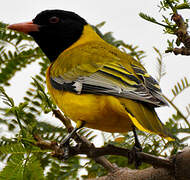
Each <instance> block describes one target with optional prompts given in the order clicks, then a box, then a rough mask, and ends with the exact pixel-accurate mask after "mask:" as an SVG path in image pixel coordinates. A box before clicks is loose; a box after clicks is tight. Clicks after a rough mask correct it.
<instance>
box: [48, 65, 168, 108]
mask: <svg viewBox="0 0 190 180" xmlns="http://www.w3.org/2000/svg"><path fill="white" fill-rule="evenodd" d="M133 69H134V71H135V72H136V73H137V74H138V76H139V77H140V78H139V79H138V78H137V77H135V76H134V75H133V74H132V73H130V72H129V71H127V70H125V68H124V67H123V66H121V65H118V66H117V68H116V67H114V66H113V65H106V66H104V67H103V68H102V69H101V70H98V71H97V72H95V73H93V74H91V75H90V76H81V77H78V78H77V79H76V80H74V81H69V80H66V79H64V78H63V77H61V76H59V77H51V78H50V82H51V85H52V86H53V87H54V88H55V89H58V90H64V91H70V92H73V93H77V94H85V93H86V94H87V93H90V94H105V95H113V96H117V97H123V98H128V99H132V100H136V101H142V102H147V103H150V104H152V105H153V106H161V105H166V104H167V102H166V101H165V99H164V98H163V97H162V93H161V90H160V88H159V85H158V83H157V82H156V81H155V80H154V79H153V78H152V77H151V76H147V77H144V76H143V73H144V74H145V72H143V70H141V69H139V68H138V67H136V66H134V67H133ZM140 70H141V71H140ZM141 79H142V80H141Z"/></svg>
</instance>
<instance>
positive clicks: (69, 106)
mask: <svg viewBox="0 0 190 180" xmlns="http://www.w3.org/2000/svg"><path fill="white" fill-rule="evenodd" d="M8 28H9V29H12V30H17V31H20V32H24V33H26V34H29V35H31V36H32V37H33V38H34V40H35V41H36V42H37V44H38V45H39V46H40V48H41V49H42V51H43V52H44V53H45V54H46V56H47V57H48V58H49V60H50V61H51V65H50V66H49V68H48V69H47V73H46V83H47V87H48V91H49V93H50V94H51V97H52V98H53V100H54V101H55V103H56V104H57V106H58V107H59V108H60V109H61V110H62V111H63V112H64V114H65V116H67V117H69V118H70V119H72V120H73V121H75V122H76V123H77V126H76V128H75V129H74V130H73V132H72V133H74V132H75V131H76V130H77V129H78V128H79V127H81V126H86V127H89V128H93V129H99V130H102V131H107V132H112V133H114V132H128V131H130V130H134V128H135V127H136V128H138V129H139V130H142V131H146V132H149V133H154V134H158V135H160V136H162V137H164V138H166V139H168V140H172V136H171V135H170V134H169V133H168V131H167V130H166V129H165V127H164V126H163V124H162V123H161V121H160V120H159V118H158V116H157V114H156V112H155V110H154V108H155V107H159V106H162V105H166V104H167V102H166V101H165V99H164V98H163V95H162V92H161V89H160V86H159V84H158V83H157V82H156V80H155V79H153V78H152V77H151V76H150V75H149V74H148V73H147V71H146V70H145V68H144V67H143V66H142V65H141V64H140V63H139V62H138V61H136V60H135V59H134V58H133V57H131V56H130V55H128V54H126V53H124V52H121V51H120V50H119V49H117V48H116V47H114V46H112V45H110V44H108V43H107V42H105V41H104V40H103V39H101V38H100V37H99V36H98V35H97V34H96V32H95V31H94V30H93V29H92V27H91V26H90V25H89V24H88V23H87V22H86V20H85V19H83V18H82V17H80V16H79V15H77V14H75V13H74V12H69V11H63V10H45V11H42V12H41V13H39V14H38V15H37V16H36V17H35V18H34V19H33V21H31V22H27V23H19V24H13V25H10V26H9V27H8ZM70 137H71V135H70V136H69V138H70ZM69 138H67V139H66V141H64V142H63V143H62V144H64V143H66V142H68V140H69Z"/></svg>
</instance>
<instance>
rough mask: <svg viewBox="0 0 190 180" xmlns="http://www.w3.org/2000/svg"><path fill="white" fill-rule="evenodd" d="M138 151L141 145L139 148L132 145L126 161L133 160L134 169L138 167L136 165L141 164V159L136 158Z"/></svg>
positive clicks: (130, 161) (140, 150)
mask: <svg viewBox="0 0 190 180" xmlns="http://www.w3.org/2000/svg"><path fill="white" fill-rule="evenodd" d="M138 152H142V147H140V148H139V147H137V146H133V148H132V149H131V152H130V153H129V157H128V163H129V164H132V163H133V162H134V163H135V168H136V169H138V167H139V166H140V165H141V164H142V161H141V160H139V159H138V155H137V153H138Z"/></svg>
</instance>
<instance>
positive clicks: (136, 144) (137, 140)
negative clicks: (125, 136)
mask: <svg viewBox="0 0 190 180" xmlns="http://www.w3.org/2000/svg"><path fill="white" fill-rule="evenodd" d="M132 128H133V134H134V137H135V144H134V146H133V149H136V150H137V151H142V146H141V144H140V142H139V139H138V136H137V133H136V127H135V126H133V127H132Z"/></svg>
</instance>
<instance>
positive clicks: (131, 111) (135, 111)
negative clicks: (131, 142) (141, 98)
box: [120, 98, 175, 141]
mask: <svg viewBox="0 0 190 180" xmlns="http://www.w3.org/2000/svg"><path fill="white" fill-rule="evenodd" d="M120 102H121V103H122V104H123V105H124V107H125V109H126V111H127V112H128V115H129V117H130V118H131V120H132V122H133V124H134V125H135V126H136V127H137V128H138V129H139V130H141V131H145V132H148V133H153V134H158V135H160V136H161V137H164V138H165V139H167V140H169V141H174V140H175V139H174V137H173V136H172V135H171V134H170V132H169V131H168V130H167V129H166V128H165V127H164V125H163V124H162V122H161V121H160V119H159V118H158V116H157V114H156V112H155V110H154V107H150V106H148V105H147V104H142V103H139V102H135V101H132V100H129V99H123V98H122V99H121V100H120Z"/></svg>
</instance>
